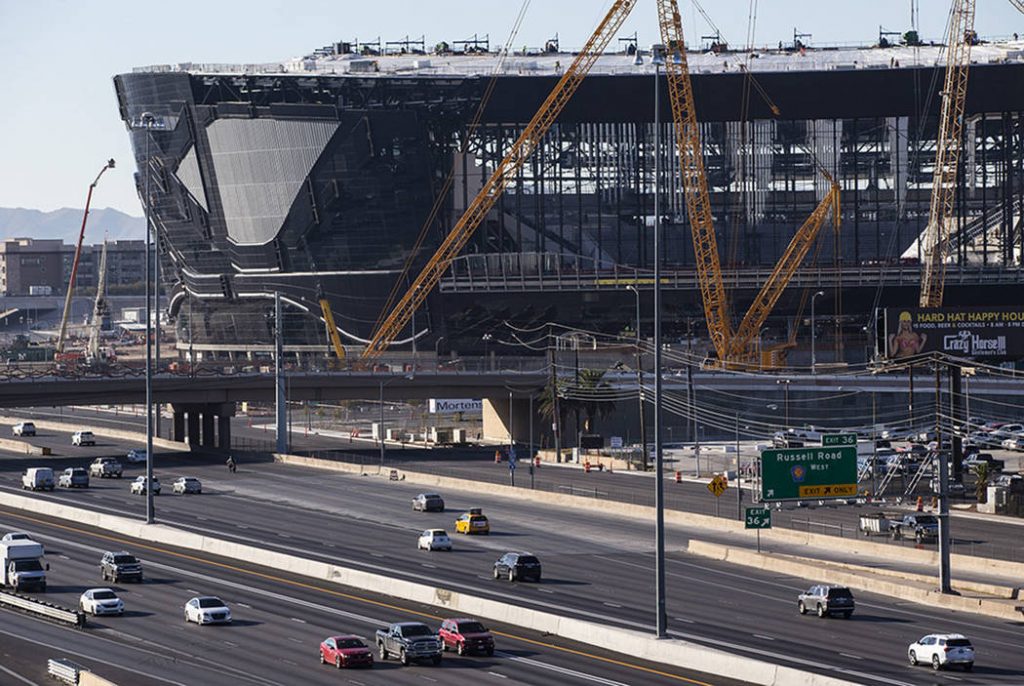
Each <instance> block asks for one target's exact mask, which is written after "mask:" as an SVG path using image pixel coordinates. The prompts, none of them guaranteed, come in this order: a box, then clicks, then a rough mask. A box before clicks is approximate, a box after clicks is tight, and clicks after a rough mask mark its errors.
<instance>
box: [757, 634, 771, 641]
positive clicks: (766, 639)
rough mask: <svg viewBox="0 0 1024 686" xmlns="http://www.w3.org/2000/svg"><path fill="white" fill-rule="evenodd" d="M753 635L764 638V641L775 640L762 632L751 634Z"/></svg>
mask: <svg viewBox="0 0 1024 686" xmlns="http://www.w3.org/2000/svg"><path fill="white" fill-rule="evenodd" d="M753 636H754V638H760V639H761V640H764V641H774V640H775V639H774V638H772V637H771V636H765V635H764V634H753Z"/></svg>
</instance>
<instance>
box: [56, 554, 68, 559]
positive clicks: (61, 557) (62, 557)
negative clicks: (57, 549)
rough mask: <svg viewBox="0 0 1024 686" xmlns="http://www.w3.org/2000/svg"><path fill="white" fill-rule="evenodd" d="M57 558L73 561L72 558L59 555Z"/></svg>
mask: <svg viewBox="0 0 1024 686" xmlns="http://www.w3.org/2000/svg"><path fill="white" fill-rule="evenodd" d="M57 557H59V558H60V559H62V560H70V559H71V558H70V557H68V556H67V555H58V556H57Z"/></svg>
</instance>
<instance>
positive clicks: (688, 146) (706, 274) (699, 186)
mask: <svg viewBox="0 0 1024 686" xmlns="http://www.w3.org/2000/svg"><path fill="white" fill-rule="evenodd" d="M658 23H659V24H660V25H661V40H662V42H663V43H664V44H665V51H666V58H667V59H666V60H665V74H666V76H667V77H668V88H669V97H670V100H671V103H672V119H673V121H674V122H675V125H676V126H675V129H676V146H677V147H678V149H679V159H680V165H681V169H682V179H683V193H684V196H685V198H686V211H687V214H688V215H689V218H690V233H691V235H692V238H693V253H694V258H695V261H696V266H697V280H698V282H699V283H700V290H701V299H702V300H703V303H704V316H705V317H706V318H707V325H708V333H709V334H710V336H711V342H712V344H713V345H714V346H715V351H716V352H717V353H718V357H719V359H723V360H724V359H725V358H726V357H727V356H728V352H729V347H730V346H729V340H730V339H731V338H732V329H731V324H730V322H729V306H728V299H727V296H726V291H725V284H724V283H723V281H722V267H721V262H720V261H719V257H718V239H717V238H716V236H715V227H714V220H713V216H712V214H711V198H710V195H709V193H708V182H707V176H706V174H705V172H704V157H703V154H702V150H701V144H700V129H699V128H698V126H697V111H696V109H695V107H694V100H693V86H692V84H691V83H690V70H689V67H688V65H687V63H686V49H685V43H684V42H683V27H682V22H681V21H680V18H679V7H678V6H677V5H676V1H675V0H658Z"/></svg>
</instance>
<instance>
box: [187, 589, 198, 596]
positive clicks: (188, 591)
mask: <svg viewBox="0 0 1024 686" xmlns="http://www.w3.org/2000/svg"><path fill="white" fill-rule="evenodd" d="M185 592H186V593H191V594H192V595H199V591H197V590H195V589H194V588H186V589H185Z"/></svg>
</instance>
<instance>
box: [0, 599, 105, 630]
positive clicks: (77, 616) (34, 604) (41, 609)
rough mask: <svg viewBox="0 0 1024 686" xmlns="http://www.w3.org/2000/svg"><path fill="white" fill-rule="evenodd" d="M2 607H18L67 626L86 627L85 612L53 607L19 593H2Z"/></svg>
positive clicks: (0, 602)
mask: <svg viewBox="0 0 1024 686" xmlns="http://www.w3.org/2000/svg"><path fill="white" fill-rule="evenodd" d="M0 605H5V606H7V607H16V608H18V609H19V610H24V611H25V612H28V613H29V614H33V615H40V616H42V617H48V618H49V619H55V620H57V621H58V622H64V623H65V624H72V625H74V626H85V613H84V612H81V611H79V610H68V609H66V608H63V607H59V606H57V605H51V604H50V603H47V602H45V601H42V600H36V599H35V598H29V597H28V596H23V595H18V594H17V593H8V592H7V591H0Z"/></svg>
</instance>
